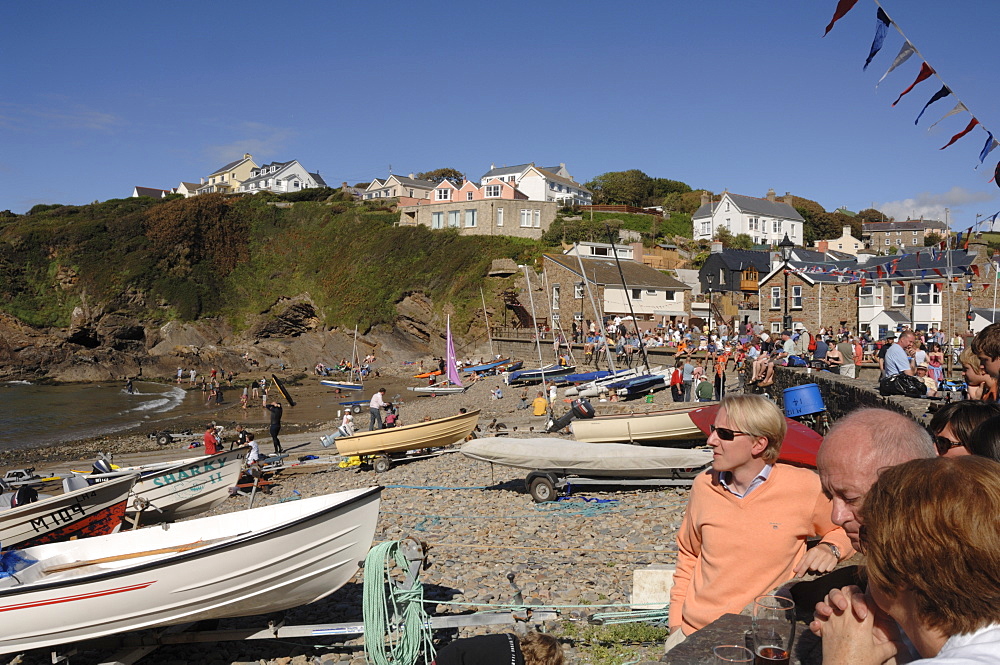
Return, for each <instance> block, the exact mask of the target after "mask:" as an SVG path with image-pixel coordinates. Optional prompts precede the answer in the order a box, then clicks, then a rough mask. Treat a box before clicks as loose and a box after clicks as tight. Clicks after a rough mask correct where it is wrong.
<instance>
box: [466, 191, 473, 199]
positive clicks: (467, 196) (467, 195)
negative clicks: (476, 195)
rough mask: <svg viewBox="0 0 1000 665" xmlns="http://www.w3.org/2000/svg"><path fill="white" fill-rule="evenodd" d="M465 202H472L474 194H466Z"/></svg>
mask: <svg viewBox="0 0 1000 665" xmlns="http://www.w3.org/2000/svg"><path fill="white" fill-rule="evenodd" d="M465 200H466V201H471V200H472V192H466V193H465Z"/></svg>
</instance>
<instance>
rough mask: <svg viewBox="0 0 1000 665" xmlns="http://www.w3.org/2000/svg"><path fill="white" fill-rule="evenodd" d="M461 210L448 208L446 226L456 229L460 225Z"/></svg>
mask: <svg viewBox="0 0 1000 665" xmlns="http://www.w3.org/2000/svg"><path fill="white" fill-rule="evenodd" d="M461 214H462V211H461V210H449V211H448V228H449V229H457V228H458V227H459V226H461V221H462V220H461Z"/></svg>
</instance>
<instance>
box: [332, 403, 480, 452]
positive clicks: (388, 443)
mask: <svg viewBox="0 0 1000 665" xmlns="http://www.w3.org/2000/svg"><path fill="white" fill-rule="evenodd" d="M477 422H479V410H478V409H477V410H475V411H469V412H468V413H459V414H458V415H454V416H449V417H447V418H438V419H437V420H428V421H427V422H422V423H415V424H413V425H403V426H402V427H390V428H388V429H377V430H372V431H370V432H357V433H355V434H354V435H353V436H341V437H337V439H336V445H337V452H338V453H340V454H341V455H372V454H375V453H397V452H404V451H407V450H416V449H418V448H441V447H444V446H450V445H452V444H455V443H458V442H459V441H462V440H463V439H465V437H467V436H469V434H471V433H472V430H473V429H475V427H476V423H477Z"/></svg>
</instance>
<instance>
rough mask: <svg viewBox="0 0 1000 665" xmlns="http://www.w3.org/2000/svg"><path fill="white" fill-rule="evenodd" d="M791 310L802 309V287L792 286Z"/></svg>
mask: <svg viewBox="0 0 1000 665" xmlns="http://www.w3.org/2000/svg"><path fill="white" fill-rule="evenodd" d="M792 309H802V286H800V285H795V286H792Z"/></svg>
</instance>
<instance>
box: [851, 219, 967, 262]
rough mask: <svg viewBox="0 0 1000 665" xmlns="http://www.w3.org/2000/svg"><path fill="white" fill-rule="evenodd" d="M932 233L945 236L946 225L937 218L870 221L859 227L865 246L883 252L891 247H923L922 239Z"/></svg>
mask: <svg viewBox="0 0 1000 665" xmlns="http://www.w3.org/2000/svg"><path fill="white" fill-rule="evenodd" d="M932 233H936V234H937V235H939V236H941V237H942V238H946V237H948V235H949V230H948V225H947V224H945V223H944V222H940V221H937V220H930V219H928V220H924V219H908V220H906V221H903V222H870V223H868V224H864V225H862V227H861V235H862V237H863V238H864V239H865V241H866V242H867V247H868V248H869V249H873V250H875V251H878V252H881V253H883V254H887V253H888V252H889V250H890V249H891V248H893V247H895V248H896V249H897V251H898V250H900V249H911V248H915V247H923V246H924V239H925V238H927V236H929V235H930V234H932Z"/></svg>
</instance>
